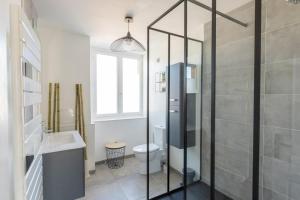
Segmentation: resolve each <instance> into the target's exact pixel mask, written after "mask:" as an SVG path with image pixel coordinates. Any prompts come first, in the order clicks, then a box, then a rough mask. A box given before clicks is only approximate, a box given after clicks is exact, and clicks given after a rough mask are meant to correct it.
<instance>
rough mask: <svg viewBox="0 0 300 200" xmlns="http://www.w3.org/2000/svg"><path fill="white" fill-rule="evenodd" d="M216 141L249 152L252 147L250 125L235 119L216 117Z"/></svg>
mask: <svg viewBox="0 0 300 200" xmlns="http://www.w3.org/2000/svg"><path fill="white" fill-rule="evenodd" d="M215 134H216V143H218V145H219V144H220V145H224V146H227V147H230V148H233V149H235V150H236V151H238V150H241V151H245V152H250V150H251V149H252V126H251V125H250V124H249V125H246V124H240V123H237V122H235V121H230V120H222V119H216V133H215Z"/></svg>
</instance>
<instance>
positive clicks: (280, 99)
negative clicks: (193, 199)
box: [202, 0, 300, 200]
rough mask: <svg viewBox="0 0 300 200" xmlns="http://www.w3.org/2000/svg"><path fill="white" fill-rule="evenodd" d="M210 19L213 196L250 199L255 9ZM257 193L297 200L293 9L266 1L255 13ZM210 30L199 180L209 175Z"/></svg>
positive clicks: (297, 31) (297, 65)
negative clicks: (258, 44)
mask: <svg viewBox="0 0 300 200" xmlns="http://www.w3.org/2000/svg"><path fill="white" fill-rule="evenodd" d="M229 15H230V16H233V17H235V18H237V19H240V20H241V21H244V22H247V23H248V24H249V26H248V27H247V28H244V27H242V26H239V25H236V24H234V23H232V22H230V21H228V20H226V19H223V18H220V17H218V18H217V58H216V59H217V82H216V155H215V156H216V169H215V173H216V174H215V176H216V188H217V189H219V190H221V191H222V192H224V193H225V194H227V195H229V196H231V197H233V198H234V199H237V200H238V199H242V200H248V199H251V194H252V135H253V123H252V122H253V119H252V118H253V63H254V1H251V2H250V3H248V4H246V5H244V6H242V7H240V8H238V9H236V10H234V11H231V12H230V13H229ZM262 17H263V20H262V30H263V32H262V83H261V84H262V85H261V100H262V102H261V105H262V106H261V118H262V119H261V122H262V127H261V155H262V156H261V177H260V183H261V186H262V187H261V188H262V189H261V191H260V194H261V195H260V198H261V199H264V200H271V199H272V200H277V199H278V200H287V199H292V200H297V199H299V198H300V5H293V4H288V3H287V2H286V1H284V0H265V1H264V3H263V13H262ZM210 63H211V24H210V23H208V24H206V25H205V40H204V83H203V95H204V96H203V172H202V174H203V176H204V179H205V180H206V181H207V182H209V178H210V177H209V175H210V85H211V83H210V75H211V74H210V71H211V69H210V67H211V65H210Z"/></svg>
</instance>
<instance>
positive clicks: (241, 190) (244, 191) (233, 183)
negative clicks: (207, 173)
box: [215, 166, 252, 200]
mask: <svg viewBox="0 0 300 200" xmlns="http://www.w3.org/2000/svg"><path fill="white" fill-rule="evenodd" d="M215 177H216V189H217V190H219V191H221V192H223V193H224V194H226V195H228V196H230V197H231V198H232V199H234V200H250V199H251V195H252V192H251V187H252V184H251V180H250V179H246V180H245V178H244V177H241V176H238V175H236V174H234V173H231V172H229V171H227V170H226V169H223V168H221V167H219V166H216V169H215Z"/></svg>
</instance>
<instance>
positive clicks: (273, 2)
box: [266, 0, 300, 32]
mask: <svg viewBox="0 0 300 200" xmlns="http://www.w3.org/2000/svg"><path fill="white" fill-rule="evenodd" d="M266 5H267V15H266V21H267V25H266V31H267V32H270V31H274V30H276V29H280V28H284V27H286V26H292V25H294V24H297V23H299V22H300V15H299V13H300V7H299V6H295V5H293V4H289V3H287V2H286V1H282V0H268V1H267V4H266Z"/></svg>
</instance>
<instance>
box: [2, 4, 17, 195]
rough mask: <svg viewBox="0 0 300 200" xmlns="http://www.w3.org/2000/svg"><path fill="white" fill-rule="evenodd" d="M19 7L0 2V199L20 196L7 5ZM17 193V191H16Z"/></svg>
mask: <svg viewBox="0 0 300 200" xmlns="http://www.w3.org/2000/svg"><path fill="white" fill-rule="evenodd" d="M10 4H16V5H20V1H18V0H1V1H0V111H1V112H0V177H1V178H0V199H5V200H12V199H19V196H20V195H17V194H14V181H13V179H14V171H13V169H14V167H13V166H14V161H13V157H14V154H13V152H14V145H13V144H14V141H13V138H14V136H13V132H11V127H12V126H13V124H12V123H11V122H12V121H11V120H10V117H11V116H10V115H9V110H10V109H9V108H10V106H11V105H10V104H9V102H10V92H9V91H10V81H11V80H10V79H9V76H10V74H9V73H10V72H11V71H10V69H11V65H10V60H9V51H10V41H9V39H10V32H9V28H10V23H9V5H10ZM16 193H17V191H16Z"/></svg>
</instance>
